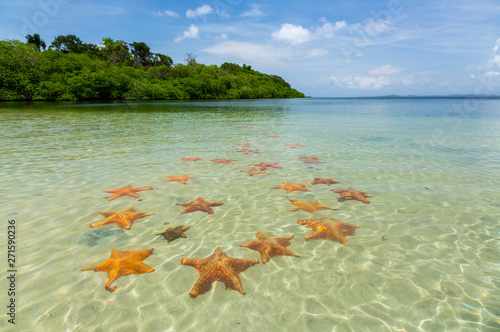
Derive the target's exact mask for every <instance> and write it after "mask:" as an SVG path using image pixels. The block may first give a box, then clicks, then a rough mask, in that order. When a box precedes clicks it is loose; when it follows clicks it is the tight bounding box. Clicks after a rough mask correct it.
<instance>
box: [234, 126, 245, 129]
mask: <svg viewBox="0 0 500 332" xmlns="http://www.w3.org/2000/svg"><path fill="white" fill-rule="evenodd" d="M236 128H240V129H242V128H248V127H247V126H239V127H236Z"/></svg>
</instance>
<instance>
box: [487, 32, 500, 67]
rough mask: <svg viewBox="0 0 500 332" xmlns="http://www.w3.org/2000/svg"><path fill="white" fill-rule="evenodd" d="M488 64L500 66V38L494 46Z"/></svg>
mask: <svg viewBox="0 0 500 332" xmlns="http://www.w3.org/2000/svg"><path fill="white" fill-rule="evenodd" d="M488 64H489V65H490V66H491V67H493V66H495V65H496V66H498V67H499V68H500V39H497V42H496V43H495V46H494V47H493V53H492V54H491V57H490V60H489V61H488Z"/></svg>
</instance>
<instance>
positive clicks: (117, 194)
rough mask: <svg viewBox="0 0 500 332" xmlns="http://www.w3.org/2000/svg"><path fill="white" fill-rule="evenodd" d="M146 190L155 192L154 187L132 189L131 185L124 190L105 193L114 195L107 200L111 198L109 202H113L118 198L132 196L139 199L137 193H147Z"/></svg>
mask: <svg viewBox="0 0 500 332" xmlns="http://www.w3.org/2000/svg"><path fill="white" fill-rule="evenodd" d="M145 190H153V188H152V187H140V188H132V186H131V185H129V184H127V185H126V186H125V187H123V188H120V189H113V190H107V191H104V192H105V193H110V194H113V195H110V196H108V197H106V198H109V200H110V201H111V200H113V199H116V198H118V197H121V196H132V197H134V198H139V195H137V194H136V192H137V191H145Z"/></svg>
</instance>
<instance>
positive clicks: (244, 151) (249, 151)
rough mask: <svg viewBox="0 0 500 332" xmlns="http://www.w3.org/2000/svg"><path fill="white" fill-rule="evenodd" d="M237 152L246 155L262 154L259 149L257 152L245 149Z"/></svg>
mask: <svg viewBox="0 0 500 332" xmlns="http://www.w3.org/2000/svg"><path fill="white" fill-rule="evenodd" d="M236 152H243V153H244V154H249V153H262V152H260V151H259V149H257V150H249V149H243V150H239V151H236Z"/></svg>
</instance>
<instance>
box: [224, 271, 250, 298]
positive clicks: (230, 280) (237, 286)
mask: <svg viewBox="0 0 500 332" xmlns="http://www.w3.org/2000/svg"><path fill="white" fill-rule="evenodd" d="M221 282H222V283H224V285H225V286H226V287H227V288H229V289H233V290H236V291H238V292H240V293H241V294H246V293H245V290H244V289H243V285H242V284H241V279H240V277H239V276H238V274H232V273H227V274H224V276H221Z"/></svg>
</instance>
